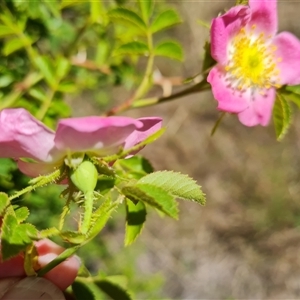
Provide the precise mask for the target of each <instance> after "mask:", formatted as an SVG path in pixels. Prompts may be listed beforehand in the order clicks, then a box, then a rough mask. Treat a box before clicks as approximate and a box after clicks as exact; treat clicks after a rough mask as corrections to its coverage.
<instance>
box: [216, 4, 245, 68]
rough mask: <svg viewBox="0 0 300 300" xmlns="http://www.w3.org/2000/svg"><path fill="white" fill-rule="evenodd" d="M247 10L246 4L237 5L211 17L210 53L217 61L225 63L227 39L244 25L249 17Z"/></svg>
mask: <svg viewBox="0 0 300 300" xmlns="http://www.w3.org/2000/svg"><path fill="white" fill-rule="evenodd" d="M249 12H250V10H249V8H248V7H247V6H244V5H239V6H235V7H233V8H231V9H230V10H229V11H228V12H227V13H225V14H224V15H222V16H220V17H218V18H215V19H213V21H212V25H211V32H210V33H211V55H212V57H213V58H214V59H215V60H216V61H217V62H219V63H221V64H226V61H227V46H228V44H229V40H230V38H231V37H232V36H233V35H235V34H236V33H237V32H239V30H240V29H241V28H242V27H243V26H245V25H246V23H247V21H248V20H249V17H250V15H249Z"/></svg>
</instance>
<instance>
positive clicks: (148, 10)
mask: <svg viewBox="0 0 300 300" xmlns="http://www.w3.org/2000/svg"><path fill="white" fill-rule="evenodd" d="M139 4H140V8H141V11H142V16H143V19H144V21H145V23H146V24H148V23H149V19H150V18H151V15H152V12H153V7H154V3H153V1H152V0H139Z"/></svg>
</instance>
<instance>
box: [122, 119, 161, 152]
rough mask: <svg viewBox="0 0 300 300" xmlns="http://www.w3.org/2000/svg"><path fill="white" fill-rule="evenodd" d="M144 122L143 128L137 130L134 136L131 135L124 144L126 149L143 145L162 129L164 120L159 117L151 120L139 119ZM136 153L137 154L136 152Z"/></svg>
mask: <svg viewBox="0 0 300 300" xmlns="http://www.w3.org/2000/svg"><path fill="white" fill-rule="evenodd" d="M138 120H139V121H140V122H142V124H143V127H142V128H139V129H136V130H135V131H134V132H133V133H132V134H130V135H129V136H128V137H127V139H126V141H125V144H124V149H125V150H127V149H130V148H132V147H133V146H135V145H137V144H139V143H141V142H142V141H144V140H145V139H146V138H148V137H149V136H150V135H152V134H154V133H155V132H157V131H158V130H159V129H161V127H162V119H161V118H158V117H151V118H140V119H138ZM135 153H136V152H135Z"/></svg>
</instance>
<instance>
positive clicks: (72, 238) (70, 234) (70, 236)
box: [59, 231, 86, 245]
mask: <svg viewBox="0 0 300 300" xmlns="http://www.w3.org/2000/svg"><path fill="white" fill-rule="evenodd" d="M59 236H60V237H61V238H62V239H63V240H64V241H65V242H67V243H71V244H78V245H79V244H83V243H84V242H85V240H86V235H85V234H82V233H80V232H77V231H63V232H61V233H60V234H59Z"/></svg>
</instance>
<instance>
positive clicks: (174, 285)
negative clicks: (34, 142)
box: [12, 0, 300, 299]
mask: <svg viewBox="0 0 300 300" xmlns="http://www.w3.org/2000/svg"><path fill="white" fill-rule="evenodd" d="M157 2H158V5H168V6H171V7H173V8H175V9H176V10H177V11H178V12H179V14H180V15H181V17H182V19H183V21H184V22H183V23H182V24H181V25H179V26H177V27H174V28H172V29H170V30H169V31H168V32H167V35H168V36H171V37H173V38H176V39H177V40H179V41H180V43H181V44H182V45H183V48H184V53H185V60H184V62H183V63H180V62H176V61H172V60H165V59H160V58H159V59H156V61H155V66H156V68H157V69H158V70H159V71H160V72H161V74H162V75H163V76H165V77H167V78H169V77H182V78H187V77H190V76H193V75H195V74H197V73H199V71H200V70H201V66H202V58H203V51H202V50H203V47H204V43H205V41H206V40H208V38H209V29H208V28H206V27H205V26H203V25H201V24H200V23H204V24H205V23H207V24H210V22H211V19H212V18H213V17H215V16H217V15H218V13H220V12H222V11H224V9H229V8H230V7H231V6H232V5H234V1H212V0H211V1H185V0H181V1H166V2H164V3H163V2H162V3H160V2H159V1H157ZM132 5H133V6H134V5H135V4H134V2H133V3H132ZM299 10H300V1H279V2H278V14H279V31H285V30H286V31H291V32H292V33H294V34H296V35H297V36H298V37H299V36H300V28H299V22H298V21H297V20H298V15H299ZM199 21H201V22H199ZM138 66H139V67H140V68H141V69H142V67H143V62H142V63H141V65H138ZM295 67H297V66H295ZM299 67H300V66H299ZM127 71H128V70H127ZM84 75H85V74H81V75H80V76H83V77H84ZM131 75H132V74H131V73H130V70H129V71H128V76H129V77H128V78H127V85H126V84H121V85H113V87H111V86H110V87H109V88H108V87H107V85H105V82H101V85H97V81H96V82H94V83H91V86H93V91H87V92H83V93H80V94H78V95H69V96H67V103H68V104H69V105H70V106H71V111H72V114H73V115H74V116H85V115H90V114H92V115H95V114H102V113H104V112H105V111H106V110H107V109H108V108H111V107H112V106H113V103H112V102H110V101H109V100H107V99H108V96H107V95H108V94H109V98H112V99H114V102H115V103H114V105H115V104H118V103H121V102H122V101H124V100H125V99H127V98H128V97H129V96H130V95H131V94H130V92H129V90H128V87H130V83H128V81H130V79H131V77H130V76H131ZM124 77H126V76H125V75H124ZM176 90H177V89H176V87H175V88H174V91H176ZM161 93H162V91H161V89H160V87H156V88H155V89H154V90H153V91H151V95H160V94H161ZM125 115H128V116H131V117H141V116H149V115H156V116H161V117H163V118H164V124H165V126H166V127H167V131H166V133H165V134H164V135H163V137H161V138H160V139H159V140H158V141H156V142H155V143H154V144H151V145H149V146H147V147H146V148H145V149H144V150H143V151H142V152H141V154H142V155H144V156H145V157H146V158H148V159H149V160H150V161H151V162H152V164H153V165H154V167H155V169H156V170H164V169H168V170H175V171H179V172H182V173H186V174H189V175H190V176H191V177H193V178H194V179H195V180H197V181H198V183H199V184H200V185H201V186H202V188H203V190H204V192H205V193H206V195H207V205H206V206H205V207H201V206H199V205H197V204H193V203H185V202H184V201H181V202H180V209H181V213H180V219H179V221H174V220H171V219H168V218H166V217H165V218H163V217H159V216H158V215H157V214H155V213H150V214H149V215H148V220H147V223H146V226H145V228H144V231H143V233H142V235H141V236H140V237H139V238H138V240H137V242H135V243H134V244H133V245H132V246H130V247H126V248H124V247H123V239H124V211H122V209H120V211H119V212H117V213H116V214H115V216H114V219H113V220H112V221H111V222H110V223H109V225H108V226H107V227H106V228H105V230H104V231H103V232H102V235H101V236H99V238H98V239H97V241H95V242H94V243H91V244H89V245H87V246H85V247H84V248H83V249H82V252H81V254H82V256H83V257H84V258H85V261H86V264H87V266H88V267H89V269H90V270H91V272H93V271H94V272H96V271H98V270H100V272H103V273H106V274H108V275H114V274H125V275H126V276H127V277H128V278H129V288H130V289H131V290H132V291H134V293H135V298H136V299H297V298H299V297H300V256H299V248H300V229H299V225H300V199H299V193H300V185H299V181H300V172H299V168H300V155H299V153H300V151H299V150H300V142H299V141H300V139H299V135H300V132H299V129H298V128H300V115H299V112H298V111H296V108H295V109H294V117H293V125H292V126H291V129H290V131H289V132H288V134H287V135H286V137H285V138H284V139H283V141H282V142H277V141H276V137H275V133H274V128H273V125H272V124H270V125H269V126H268V127H267V128H263V127H254V128H247V127H245V126H243V125H242V124H240V123H239V121H238V119H237V117H236V116H231V115H226V116H225V117H224V119H223V121H222V123H221V125H220V127H219V128H218V130H217V132H216V133H215V134H214V136H211V135H210V133H211V130H212V128H213V126H214V124H215V122H216V120H217V119H218V117H219V112H218V111H217V110H216V101H215V100H214V99H213V98H212V95H211V93H210V92H207V93H201V94H194V95H192V96H187V97H184V98H182V99H178V100H175V101H172V102H169V103H165V104H161V105H158V106H155V107H151V108H146V109H136V110H131V111H128V112H126V113H125ZM49 122H50V121H49ZM12 168H13V167H12ZM16 176H17V175H16ZM51 189H53V188H51V187H50V188H48V190H47V189H44V190H43V191H41V192H40V194H39V195H38V196H36V195H35V194H33V195H31V198H30V197H29V196H28V197H25V198H24V199H22V200H20V201H23V203H24V204H26V205H29V203H31V206H32V212H33V215H32V217H31V218H32V219H31V220H32V222H36V223H38V222H40V224H41V226H50V225H51V221H49V222H48V223H47V224H42V222H41V221H39V220H40V219H41V215H43V214H44V215H47V212H48V211H49V210H51V212H52V213H55V212H56V211H57V212H58V211H59V209H60V208H61V204H60V203H59V202H57V201H52V199H53V198H55V197H56V198H58V194H59V191H57V190H51ZM49 191H50V192H49ZM32 197H33V198H32ZM34 197H36V198H34ZM29 198H30V200H29ZM32 199H35V200H34V201H35V202H34V201H33V200H32ZM32 203H34V205H33V204H32ZM42 207H45V210H44V212H43V209H42ZM38 217H39V218H38ZM49 223H50V225H49Z"/></svg>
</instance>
